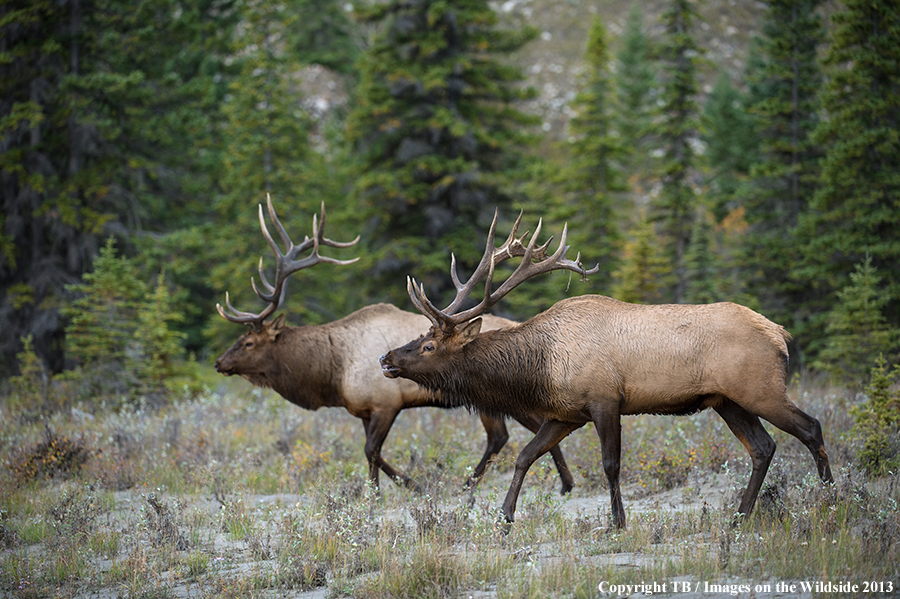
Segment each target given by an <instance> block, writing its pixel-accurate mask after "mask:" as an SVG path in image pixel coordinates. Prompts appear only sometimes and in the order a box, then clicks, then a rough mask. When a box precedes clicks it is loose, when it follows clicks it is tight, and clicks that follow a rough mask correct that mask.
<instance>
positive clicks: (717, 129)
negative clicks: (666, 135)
mask: <svg viewBox="0 0 900 599" xmlns="http://www.w3.org/2000/svg"><path fill="white" fill-rule="evenodd" d="M746 105H747V101H746V98H745V97H744V94H742V93H741V92H740V91H739V90H737V89H735V87H734V86H733V85H732V84H731V78H730V77H729V76H728V73H726V72H724V71H723V72H722V73H720V74H719V77H718V78H717V79H716V83H715V85H714V86H713V89H712V91H711V92H710V94H709V96H708V97H707V100H706V104H705V106H704V108H703V118H702V125H703V141H704V142H706V152H705V155H704V157H705V162H706V164H707V165H708V170H709V193H708V198H709V201H710V202H711V205H712V210H713V215H714V216H715V217H716V219H717V220H722V219H723V218H725V216H726V215H727V214H728V213H729V212H731V211H732V210H734V209H736V208H737V207H738V203H739V201H738V189H739V188H740V187H741V185H742V184H743V183H745V182H746V180H747V177H748V175H749V173H750V167H751V165H752V164H753V162H754V161H755V159H756V155H757V148H758V141H757V137H756V131H755V128H754V122H753V120H752V118H751V117H750V116H749V115H748V114H747V108H746ZM740 196H741V197H742V196H743V194H740Z"/></svg>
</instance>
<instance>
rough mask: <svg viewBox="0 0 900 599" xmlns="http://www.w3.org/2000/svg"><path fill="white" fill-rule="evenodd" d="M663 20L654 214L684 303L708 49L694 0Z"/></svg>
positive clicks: (677, 3)
mask: <svg viewBox="0 0 900 599" xmlns="http://www.w3.org/2000/svg"><path fill="white" fill-rule="evenodd" d="M662 18H663V23H664V26H665V33H664V38H663V42H662V45H661V48H660V50H659V55H660V56H661V57H662V66H661V71H662V72H663V73H664V74H665V75H664V76H665V82H664V85H663V89H662V97H661V100H662V106H661V107H660V115H659V116H660V119H659V123H658V124H657V125H655V127H654V133H655V134H656V137H657V138H658V140H659V142H660V144H661V145H662V148H663V151H664V155H663V158H662V163H661V165H660V167H659V172H660V177H661V179H662V190H661V192H660V194H659V196H658V197H656V198H654V199H653V201H652V204H651V209H652V213H651V218H652V220H653V221H655V222H656V223H657V231H658V234H659V235H660V237H661V238H662V241H663V243H664V244H665V248H666V253H667V255H668V259H669V263H670V265H671V269H672V271H673V273H674V279H673V285H672V287H671V289H669V291H668V293H667V294H666V296H667V299H668V300H669V301H673V302H675V303H678V302H681V301H682V300H683V299H684V293H685V289H686V286H687V276H686V272H685V267H684V254H685V250H686V249H687V244H688V242H689V240H690V235H691V223H692V217H693V215H694V211H695V209H696V194H695V191H694V186H695V185H694V182H693V181H692V178H693V176H694V174H695V171H696V161H697V159H696V156H695V154H694V148H693V142H694V141H695V140H696V139H697V136H698V132H697V129H698V122H697V121H698V112H699V108H698V104H697V94H698V84H697V71H698V68H699V64H700V61H701V55H702V50H701V48H700V47H699V46H698V44H697V42H696V40H695V39H694V37H693V36H692V33H691V29H692V26H693V22H694V20H695V19H696V18H697V13H696V8H695V6H694V3H693V1H692V0H671V1H670V3H669V5H668V7H667V8H666V10H665V12H664V13H663V17H662Z"/></svg>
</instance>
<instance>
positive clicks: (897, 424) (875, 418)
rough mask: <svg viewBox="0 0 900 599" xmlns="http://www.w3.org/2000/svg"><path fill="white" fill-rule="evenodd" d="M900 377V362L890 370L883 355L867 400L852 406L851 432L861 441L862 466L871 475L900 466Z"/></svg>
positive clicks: (870, 383)
mask: <svg viewBox="0 0 900 599" xmlns="http://www.w3.org/2000/svg"><path fill="white" fill-rule="evenodd" d="M898 379H900V365H894V369H893V371H890V372H889V371H888V368H887V363H886V361H885V359H884V356H879V357H878V359H877V360H876V361H875V367H874V368H872V371H871V379H870V381H869V385H868V386H867V387H866V400H865V401H864V402H863V403H861V404H859V405H856V406H852V407H851V408H850V414H851V415H852V416H853V421H854V424H853V429H852V431H851V435H852V436H853V437H854V438H855V439H856V440H857V441H858V442H859V443H860V449H859V452H858V453H857V459H858V460H859V465H860V466H861V467H862V468H863V469H865V470H866V472H868V473H869V474H870V475H873V476H883V475H885V474H887V473H888V472H894V473H897V472H898V468H900V390H897V389H892V387H893V386H894V384H895V383H896V382H897V381H898Z"/></svg>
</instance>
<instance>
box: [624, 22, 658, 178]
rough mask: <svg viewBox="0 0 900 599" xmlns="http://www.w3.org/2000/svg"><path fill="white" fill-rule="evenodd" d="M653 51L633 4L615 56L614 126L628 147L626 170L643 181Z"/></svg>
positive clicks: (647, 158) (653, 79) (650, 116)
mask: <svg viewBox="0 0 900 599" xmlns="http://www.w3.org/2000/svg"><path fill="white" fill-rule="evenodd" d="M652 54H653V52H652V49H651V46H650V42H649V40H648V39H647V36H646V35H645V34H644V22H643V13H642V12H641V7H640V5H639V4H632V5H631V10H630V11H629V13H628V21H627V23H626V24H625V33H624V34H623V35H622V39H621V48H620V50H619V52H618V54H617V55H616V74H615V83H616V95H617V97H618V106H619V110H618V111H617V115H616V129H617V130H618V132H619V134H620V135H621V139H622V144H623V145H624V146H625V147H627V148H629V149H630V153H629V156H628V164H629V167H630V168H629V172H630V174H631V175H632V176H633V177H635V178H636V179H637V180H638V181H642V179H643V177H644V176H645V175H644V173H646V172H647V171H649V170H650V168H649V164H650V155H649V148H648V144H647V141H648V135H649V133H650V126H651V123H652V122H653V115H654V112H655V108H654V100H655V98H656V93H657V90H656V88H655V85H656V75H657V69H656V65H655V64H654V63H653V59H652ZM639 184H640V183H639Z"/></svg>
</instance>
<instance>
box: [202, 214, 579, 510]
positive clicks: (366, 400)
mask: <svg viewBox="0 0 900 599" xmlns="http://www.w3.org/2000/svg"><path fill="white" fill-rule="evenodd" d="M268 208H269V214H270V217H271V218H272V220H273V222H274V223H275V225H276V227H277V228H278V231H279V233H280V234H281V236H282V239H283V240H284V242H285V243H286V244H287V245H288V246H289V250H288V252H287V253H286V254H281V252H280V250H279V249H278V247H277V245H275V243H274V241H273V240H272V238H271V236H270V235H269V233H268V230H267V229H266V225H265V220H264V218H263V213H262V207H260V226H261V228H262V231H263V235H264V236H265V237H266V239H267V241H268V242H269V244H270V246H271V247H272V250H273V252H274V253H275V254H276V257H277V260H278V261H277V267H276V282H275V285H269V284H268V282H267V281H266V280H265V275H264V274H263V271H262V260H260V276H261V277H262V281H263V284H264V286H265V288H266V291H265V292H261V291H260V290H259V289H258V288H257V287H256V284H255V282H254V284H253V287H254V289H255V290H256V291H257V294H259V295H260V297H261V298H263V299H264V300H266V301H268V302H270V303H269V306H268V307H267V308H266V309H265V310H264V311H263V312H262V313H260V314H251V313H247V312H239V311H237V310H235V309H234V308H233V306H231V303H230V300H229V299H228V298H227V295H226V304H227V306H228V310H227V311H226V310H225V309H223V308H222V307H221V306H217V308H218V310H219V312H220V314H221V315H222V316H223V317H225V318H226V319H228V320H231V321H233V322H240V323H243V324H247V325H249V327H250V330H248V331H247V332H246V333H244V334H243V335H242V336H241V337H240V338H239V339H238V340H237V342H236V343H235V344H234V345H233V346H232V347H231V348H230V349H228V350H227V351H226V352H225V353H224V354H222V356H221V357H220V358H219V359H218V360H216V370H217V371H218V372H220V373H222V374H225V375H229V376H230V375H240V376H242V377H243V378H245V379H246V380H248V381H249V382H251V383H252V384H254V385H257V386H260V387H267V388H271V389H273V390H274V391H276V392H277V393H278V394H279V395H281V396H282V397H284V398H285V399H287V400H288V401H290V402H291V403H293V404H295V405H297V406H300V407H301V408H305V409H308V410H317V409H319V408H323V407H340V408H344V409H346V410H347V411H348V412H349V413H350V414H352V415H353V416H356V417H357V418H359V419H360V420H362V423H363V427H364V429H365V436H366V443H365V454H366V459H367V461H368V465H369V478H370V480H371V481H372V482H373V483H374V484H375V485H377V484H378V473H379V470H381V471H383V472H384V473H385V474H386V475H387V476H389V477H390V478H391V479H393V480H394V481H396V482H398V483H400V484H403V485H407V486H408V485H410V484H411V480H410V478H409V477H408V476H406V475H404V474H403V473H401V472H399V471H397V470H396V469H395V468H393V467H392V466H391V465H390V464H389V463H388V462H387V461H386V460H385V459H384V458H383V457H382V455H381V448H382V444H383V443H384V441H385V439H386V438H387V435H388V433H389V432H390V429H391V426H392V425H393V423H394V420H395V419H396V418H397V415H398V414H399V413H400V411H401V410H405V409H408V408H415V407H423V406H436V407H446V405H445V404H444V403H441V402H439V401H437V400H435V398H434V394H433V393H430V392H428V391H426V390H425V389H423V388H421V387H420V386H419V385H417V384H416V383H414V382H412V381H409V380H402V379H398V380H388V379H386V378H385V377H383V376H382V374H381V369H380V368H379V366H378V364H377V363H376V361H375V358H374V357H375V356H378V355H380V354H382V353H384V352H385V351H387V350H389V349H390V348H391V347H394V346H396V345H399V344H400V343H403V342H405V341H407V340H409V339H410V338H411V337H415V336H416V335H419V334H420V333H421V332H422V331H424V330H427V328H428V324H429V321H428V319H426V318H425V317H424V316H422V315H420V314H413V313H410V312H405V311H403V310H400V309H399V308H396V307H394V306H392V305H389V304H376V305H373V306H368V307H366V308H362V309H361V310H358V311H356V312H354V313H352V314H350V315H349V316H346V317H345V318H342V319H340V320H337V321H335V322H331V323H328V324H324V325H308V326H299V327H292V326H286V325H285V319H284V315H283V314H282V315H279V316H278V317H276V318H274V319H273V320H271V321H265V320H264V319H265V318H266V317H267V316H269V315H270V314H271V313H273V312H274V311H275V310H276V309H277V307H278V305H279V304H280V303H281V302H282V301H283V298H284V289H285V287H284V285H285V283H286V280H287V277H288V276H290V274H291V273H293V272H296V271H297V270H299V269H301V268H306V267H308V266H311V265H313V264H317V263H319V262H328V263H332V264H346V263H348V262H352V261H344V262H342V261H337V260H334V259H332V258H325V257H322V256H320V255H319V254H318V247H319V245H329V246H332V247H342V246H347V245H351V244H352V243H355V241H354V242H351V243H350V244H338V243H336V242H332V241H330V240H327V239H325V238H324V237H322V224H324V219H325V213H324V207H323V210H322V219H321V221H320V224H316V221H315V219H314V222H313V229H314V234H315V237H314V239H312V240H310V239H309V238H307V239H306V240H305V241H304V243H303V244H301V245H300V246H294V245H293V243H291V242H290V239H289V238H288V237H287V234H286V232H284V229H283V227H282V226H281V223H280V222H279V221H278V219H277V216H276V214H275V211H274V208H273V207H272V204H271V200H269V205H268ZM313 246H315V247H314V248H313V250H312V255H311V256H309V257H308V258H307V259H304V260H296V255H297V254H299V253H300V252H303V251H306V250H308V249H309V248H310V247H313ZM513 324H515V323H513V322H512V321H509V320H505V319H502V318H497V317H494V316H487V317H485V328H486V329H492V328H500V327H506V326H511V325H513ZM517 419H518V420H519V422H521V423H522V424H523V425H524V426H526V427H527V428H529V430H531V431H533V432H536V431H537V430H538V429H539V428H540V426H541V423H542V421H541V420H540V418H538V417H537V416H536V415H534V414H522V415H520V416H519V417H518V418H517ZM481 421H482V423H483V425H484V428H485V431H486V432H487V438H488V442H487V447H486V449H485V453H484V456H483V457H482V459H481V461H480V462H479V463H478V465H477V466H476V467H475V470H474V471H473V473H472V476H471V477H470V478H469V480H468V481H467V486H474V485H475V484H477V482H478V481H479V480H480V478H481V476H482V475H483V474H484V471H485V468H486V466H487V464H488V462H489V460H490V459H491V457H493V456H494V455H496V454H497V453H499V451H500V449H502V447H503V446H504V445H505V444H506V442H507V440H508V438H509V433H508V432H507V429H506V425H505V423H504V420H503V419H502V418H498V417H495V416H488V415H482V416H481ZM552 454H553V457H554V459H555V460H556V464H557V468H558V469H559V472H560V478H561V479H562V492H563V493H566V492H568V491H569V490H570V489H571V488H572V485H573V484H574V481H573V478H572V475H571V473H570V472H569V469H568V466H567V465H566V463H565V459H564V458H563V455H562V452H561V450H560V449H559V448H553V450H552Z"/></svg>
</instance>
